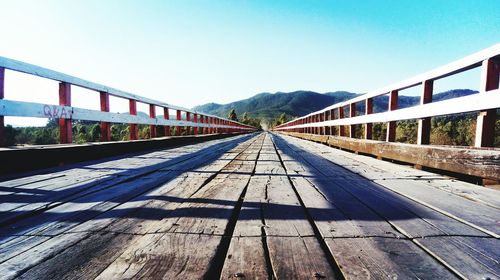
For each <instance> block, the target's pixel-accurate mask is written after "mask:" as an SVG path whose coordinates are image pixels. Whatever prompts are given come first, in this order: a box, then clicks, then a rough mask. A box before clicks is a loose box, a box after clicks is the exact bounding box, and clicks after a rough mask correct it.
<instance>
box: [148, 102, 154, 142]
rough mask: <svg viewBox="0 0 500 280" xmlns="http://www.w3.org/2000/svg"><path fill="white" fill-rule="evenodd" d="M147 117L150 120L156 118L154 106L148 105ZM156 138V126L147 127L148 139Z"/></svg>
mask: <svg viewBox="0 0 500 280" xmlns="http://www.w3.org/2000/svg"><path fill="white" fill-rule="evenodd" d="M149 117H150V118H152V119H155V118H156V106H155V105H153V104H149ZM155 137H156V124H150V125H149V138H155Z"/></svg>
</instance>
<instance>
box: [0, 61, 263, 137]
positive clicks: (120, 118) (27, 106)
mask: <svg viewBox="0 0 500 280" xmlns="http://www.w3.org/2000/svg"><path fill="white" fill-rule="evenodd" d="M6 69H7V70H12V71H17V72H22V73H26V74H30V75H34V76H39V77H42V78H47V79H50V80H54V81H58V82H60V84H59V105H57V104H42V103H33V102H21V101H12V100H7V99H5V90H4V83H5V82H6V81H5V70H6ZM71 86H78V87H82V88H86V89H90V90H93V91H96V93H97V92H98V93H99V94H100V103H101V104H100V105H101V111H98V110H89V109H83V108H78V107H74V106H72V104H71ZM109 96H115V97H119V98H123V99H127V100H129V113H128V114H126V113H125V114H119V113H111V112H109V103H110V102H109ZM137 102H140V103H144V104H147V105H149V117H145V116H140V115H137ZM156 107H160V108H163V118H159V117H156ZM169 110H175V111H176V118H175V120H171V119H169V118H170V115H169ZM183 112H184V113H185V120H182V113H183ZM4 116H15V117H36V118H57V119H59V129H60V142H61V143H71V142H72V138H73V137H72V120H86V121H97V122H101V136H102V140H103V141H109V140H110V139H111V133H110V125H109V124H110V123H127V124H129V125H130V140H136V139H137V138H138V131H137V125H138V124H146V125H150V137H151V138H154V137H156V129H157V128H156V126H157V125H160V126H164V129H165V135H166V136H170V127H171V126H172V127H174V128H175V133H174V134H175V135H180V134H181V127H186V131H187V133H188V134H194V135H196V134H198V133H200V134H213V133H233V132H244V131H254V130H256V128H254V127H252V126H249V125H246V124H242V123H239V122H236V121H232V120H228V119H225V118H221V117H217V116H213V115H209V114H205V113H202V112H197V111H193V110H190V109H186V108H183V107H179V106H174V105H171V104H167V103H164V102H160V101H157V100H153V99H149V98H146V97H142V96H139V95H135V94H132V93H128V92H125V91H121V90H118V89H114V88H111V87H107V86H104V85H100V84H97V83H93V82H90V81H86V80H83V79H80V78H77V77H73V76H70V75H67V74H64V73H60V72H57V71H53V70H50V69H46V68H43V67H40V66H36V65H32V64H28V63H25V62H21V61H17V60H13V59H9V58H5V57H0V143H1V142H3V140H4V135H3V127H4ZM192 128H194V129H192Z"/></svg>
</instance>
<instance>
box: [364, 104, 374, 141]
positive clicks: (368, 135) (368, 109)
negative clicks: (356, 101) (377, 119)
mask: <svg viewBox="0 0 500 280" xmlns="http://www.w3.org/2000/svg"><path fill="white" fill-rule="evenodd" d="M370 114H373V98H367V99H366V100H365V115H370ZM372 130H373V124H372V123H366V124H365V139H372Z"/></svg>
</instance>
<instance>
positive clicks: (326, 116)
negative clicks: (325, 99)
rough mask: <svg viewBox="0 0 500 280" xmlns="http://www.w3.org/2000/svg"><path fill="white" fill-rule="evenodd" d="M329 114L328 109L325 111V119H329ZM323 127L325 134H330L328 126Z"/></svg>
mask: <svg viewBox="0 0 500 280" xmlns="http://www.w3.org/2000/svg"><path fill="white" fill-rule="evenodd" d="M330 120H331V116H330V110H327V111H325V121H330ZM324 129H325V135H331V131H330V127H329V126H324Z"/></svg>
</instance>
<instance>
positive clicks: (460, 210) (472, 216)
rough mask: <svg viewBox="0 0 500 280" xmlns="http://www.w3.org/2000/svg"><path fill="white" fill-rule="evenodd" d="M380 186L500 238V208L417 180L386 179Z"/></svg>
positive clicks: (380, 182) (379, 182)
mask: <svg viewBox="0 0 500 280" xmlns="http://www.w3.org/2000/svg"><path fill="white" fill-rule="evenodd" d="M376 182H377V183H378V184H380V185H382V186H384V187H386V188H388V189H390V190H392V191H394V192H396V193H399V194H401V195H404V196H405V197H408V198H409V199H412V200H414V201H416V202H418V203H420V204H423V205H426V206H427V207H429V208H432V209H434V210H436V211H438V212H440V213H443V214H445V215H447V216H450V217H452V218H454V219H456V220H460V221H462V222H464V223H467V224H468V225H471V226H473V227H475V228H477V229H480V230H481V231H483V232H487V233H489V234H492V235H493V236H495V237H496V238H498V237H500V209H496V208H492V207H489V206H486V205H483V204H479V203H477V202H475V201H471V200H469V199H466V198H462V197H460V196H456V195H453V194H451V193H449V192H443V191H440V190H436V189H435V188H433V187H430V186H428V185H427V184H425V183H424V184H421V183H420V182H419V181H414V180H383V181H379V180H377V181H376Z"/></svg>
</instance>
